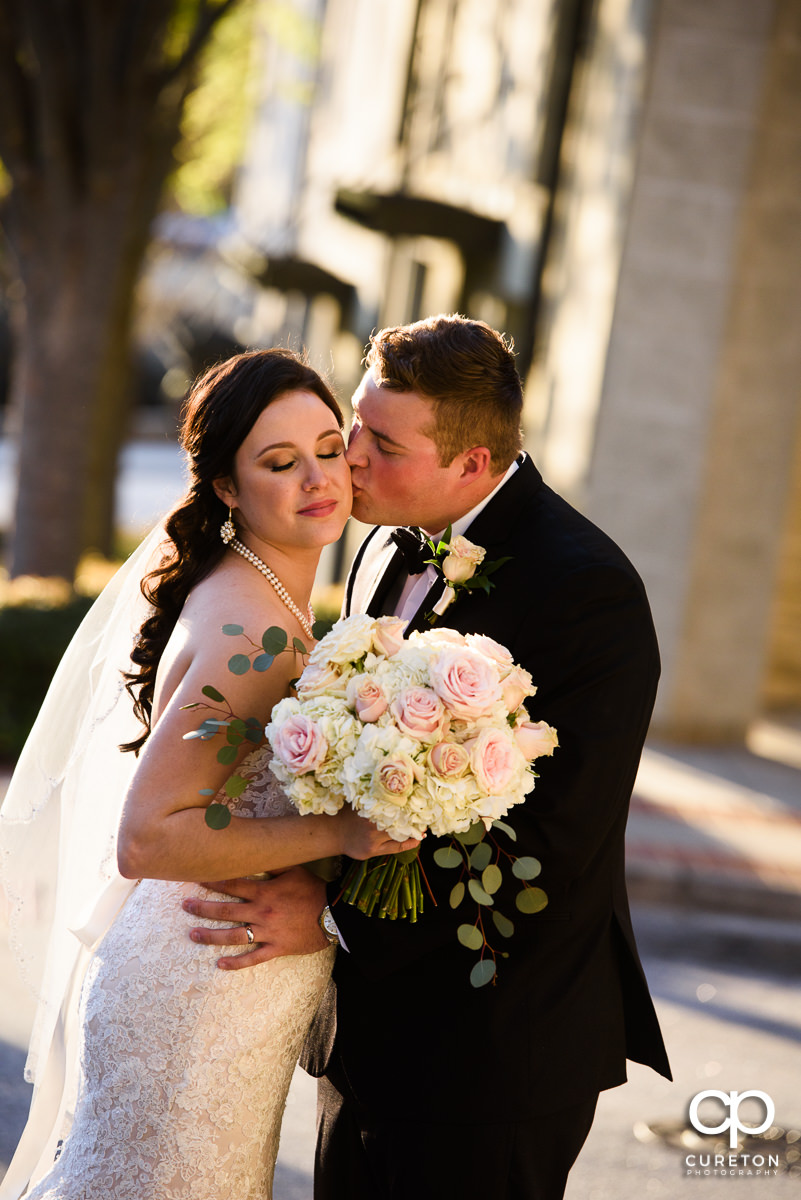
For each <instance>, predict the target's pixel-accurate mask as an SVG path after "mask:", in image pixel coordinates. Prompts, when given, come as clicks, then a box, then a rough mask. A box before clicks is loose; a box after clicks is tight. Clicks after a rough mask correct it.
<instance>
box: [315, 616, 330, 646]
mask: <svg viewBox="0 0 801 1200" xmlns="http://www.w3.org/2000/svg"><path fill="white" fill-rule="evenodd" d="M333 628H334V622H333V621H329V620H328V618H327V617H321V618H320V620H319V621H315V622H314V624H313V625H312V633H313V635H314V639H315V641H317V642H319V641H320V640H321V639H322V638H324V637H325V635H326V634H327V633H330V632H331V630H332V629H333Z"/></svg>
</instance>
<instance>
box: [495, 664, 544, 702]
mask: <svg viewBox="0 0 801 1200" xmlns="http://www.w3.org/2000/svg"><path fill="white" fill-rule="evenodd" d="M536 690H537V689H536V688H535V687H534V684H533V683H532V680H531V676H530V674H529V673H528V671H526V670H524V669H523V667H512V669H511V671H508V672H507V674H506V675H504V677H503V679H502V680H501V691H502V692H503V702H504V704H505V705H506V707H507V709H508V711H509V712H516V711H517V709H518V708H519V707H520V705H521V704H522V703H523V701H524V700H525V698H526V696H533V695H534V693H535V692H536Z"/></svg>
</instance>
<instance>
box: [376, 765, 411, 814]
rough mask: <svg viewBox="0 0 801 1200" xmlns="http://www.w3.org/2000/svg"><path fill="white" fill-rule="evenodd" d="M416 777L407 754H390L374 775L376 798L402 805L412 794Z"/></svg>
mask: <svg viewBox="0 0 801 1200" xmlns="http://www.w3.org/2000/svg"><path fill="white" fill-rule="evenodd" d="M414 779H415V775H414V763H413V762H412V760H411V759H410V758H409V757H408V756H407V755H406V754H395V755H390V756H389V757H388V758H385V759H384V760H383V762H382V763H381V764H380V765H379V766H378V767H376V770H375V773H374V775H373V789H374V791H375V795H376V798H377V799H379V800H390V801H392V803H393V804H397V805H399V806H402V805H404V804H405V803H406V801H407V800H408V799H409V796H410V795H411V791H412V788H413V787H414Z"/></svg>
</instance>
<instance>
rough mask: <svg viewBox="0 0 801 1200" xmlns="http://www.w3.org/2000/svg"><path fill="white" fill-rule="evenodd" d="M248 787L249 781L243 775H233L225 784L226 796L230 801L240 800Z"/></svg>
mask: <svg viewBox="0 0 801 1200" xmlns="http://www.w3.org/2000/svg"><path fill="white" fill-rule="evenodd" d="M247 786H248V781H247V779H245V778H244V776H242V775H232V776H231V778H230V779H228V780H227V781H226V784H225V794H226V796H227V797H228V799H229V800H238V799H239V797H240V796H241V795H242V793H243V792H244V790H245V788H246V787H247Z"/></svg>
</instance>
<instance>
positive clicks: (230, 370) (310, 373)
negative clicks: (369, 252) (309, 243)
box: [120, 349, 343, 754]
mask: <svg viewBox="0 0 801 1200" xmlns="http://www.w3.org/2000/svg"><path fill="white" fill-rule="evenodd" d="M300 389H302V390H304V391H308V392H313V393H314V394H315V395H316V396H319V397H320V399H321V400H322V402H323V404H325V405H327V407H328V408H330V409H331V412H332V413H333V414H334V416H335V417H336V420H337V424H338V425H339V427H340V429H341V428H342V424H343V421H342V412H341V409H340V407H339V405H338V404H337V402H336V400H335V399H334V396H333V394H332V393H331V391H330V389H329V387H328V385H327V384H326V383H325V381H324V380H323V379H322V378H321V377H320V376H319V375H318V374H317V372H316V371H314V370H313V369H312V368H311V367H310V366H309V365H308V364H307V363H306V362H305V361H304V360H303V359H301V358H299V357H298V356H297V355H296V354H293V353H292V351H291V350H282V349H273V350H252V351H249V352H248V353H246V354H237V355H236V356H235V357H234V358H229V359H227V360H226V361H225V362H222V363H218V364H217V365H216V366H214V367H211V368H209V370H207V371H206V372H205V373H204V374H203V375H201V376H200V377H199V378H198V379H197V380H196V381H195V383H194V384H193V385H192V387H191V389H190V391H189V393H188V395H187V398H186V401H185V403H184V409H183V414H182V419H181V429H180V444H181V447H182V448H183V450H184V452H185V454H186V457H187V461H188V465H189V476H190V486H189V490H188V491H187V493H186V495H185V496H184V497H183V499H182V500H180V501H179V502H178V504H177V505H176V506H175V508H173V510H172V512H170V514H169V516H168V517H167V518H166V520H165V523H164V527H165V529H166V531H167V535H168V537H169V541H168V542H167V543H166V544H165V554H164V557H163V559H162V561H161V563H160V564H159V566H158V567H156V568H155V569H154V570H152V571H150V572H149V573H148V574H147V575H146V576H145V577H144V579H143V580H142V585H141V586H142V594H143V595H144V597H145V599H146V600H148V601H149V603H150V604H151V605H152V606H153V610H154V611H153V612H152V613H151V615H150V616H149V617H148V618H147V620H146V621H145V622H144V623H143V625H142V627H141V629H140V630H139V633H138V635H137V638H136V642H135V644H134V648H133V652H132V654H131V662H132V663H133V664H134V667H136V668H138V670H132V671H129V672H126V673H124V678H125V681H126V683H125V687H126V689H127V691H128V692H129V693H130V695H131V697H132V699H133V702H134V712H135V713H136V715H137V717H139V719H140V721H141V722H142V723H143V725H144V726H145V729H144V732H143V733H142V735H141V737H138V738H135V739H134V740H133V741H131V742H126V743H125V744H124V745H122V746H120V749H121V750H132V751H133V752H134V754H138V753H139V751H140V750H141V749H142V747H143V746H144V744H145V742H146V741H147V739H148V737H149V736H150V727H151V713H152V709H153V695H154V690H155V685H156V671H157V669H158V665H159V661H160V659H161V656H162V654H163V653H164V648H165V646H166V645H167V641H168V640H169V637H170V634H171V633H172V631H173V629H174V628H175V625H176V623H177V621H178V617H179V616H180V614H181V609H182V608H183V606H184V602H185V600H186V598H187V596H188V595H189V593H190V592H191V590H192V588H193V587H195V586H196V585H197V584H198V583H199V582H200V580H201V579H204V578H205V576H206V575H208V574H209V572H210V571H211V570H212V569H213V568H214V567H215V566H216V565H217V563H218V562H219V561H220V559H221V558H222V556H223V554H224V552H225V544H224V542H223V541H222V539H221V538H220V526H221V525H222V523H223V521H224V520H225V518H226V517H227V515H228V509H227V507H226V506H225V505H224V504H223V502H222V500H220V499H219V498H218V496H217V495H216V493H215V491H214V480H215V479H221V478H224V477H226V476H229V477H232V478H233V479H234V482H236V478H235V471H234V456H235V455H236V452H237V450H238V449H239V447H240V446H241V445H242V443H243V441H244V440H245V438H246V437H247V435H248V434H249V433H250V431H251V429H252V428H253V425H254V424H255V422H256V420H257V419H258V417H259V416H260V415H261V413H262V412H264V410H265V408H267V407H268V405H269V404H271V403H272V401H273V400H275V399H277V397H278V396H281V395H283V394H284V393H285V392H291V391H296V390H300Z"/></svg>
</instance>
